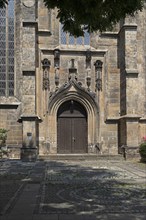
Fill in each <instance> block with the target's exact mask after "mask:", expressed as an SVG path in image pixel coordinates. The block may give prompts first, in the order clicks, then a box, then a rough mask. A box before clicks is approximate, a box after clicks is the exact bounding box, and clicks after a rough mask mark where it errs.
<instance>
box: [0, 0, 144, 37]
mask: <svg viewBox="0 0 146 220" xmlns="http://www.w3.org/2000/svg"><path fill="white" fill-rule="evenodd" d="M8 1H9V0H0V7H1V8H2V7H5V5H6V4H7V2H8ZM144 2H145V0H44V3H45V5H46V7H47V8H48V9H54V8H58V14H57V18H58V19H59V21H60V22H61V23H62V25H63V30H64V31H66V32H69V33H70V34H71V35H74V36H82V35H83V34H84V32H85V31H88V32H94V31H101V32H102V31H106V30H111V29H112V27H113V26H114V25H115V24H116V23H117V22H118V21H120V19H122V18H125V17H126V16H127V15H130V16H134V14H135V13H137V12H138V11H139V10H142V8H143V6H144Z"/></svg>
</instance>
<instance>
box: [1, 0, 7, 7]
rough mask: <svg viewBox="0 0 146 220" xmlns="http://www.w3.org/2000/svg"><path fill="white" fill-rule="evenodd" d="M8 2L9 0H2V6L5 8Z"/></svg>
mask: <svg viewBox="0 0 146 220" xmlns="http://www.w3.org/2000/svg"><path fill="white" fill-rule="evenodd" d="M6 4H8V0H0V8H4V7H5V6H6Z"/></svg>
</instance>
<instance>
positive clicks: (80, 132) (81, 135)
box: [72, 118, 87, 153]
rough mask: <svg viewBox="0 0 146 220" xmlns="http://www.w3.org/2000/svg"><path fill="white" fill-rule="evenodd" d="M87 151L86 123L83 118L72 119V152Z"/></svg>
mask: <svg viewBox="0 0 146 220" xmlns="http://www.w3.org/2000/svg"><path fill="white" fill-rule="evenodd" d="M86 152H87V125H86V119H85V118H73V119H72V153H86Z"/></svg>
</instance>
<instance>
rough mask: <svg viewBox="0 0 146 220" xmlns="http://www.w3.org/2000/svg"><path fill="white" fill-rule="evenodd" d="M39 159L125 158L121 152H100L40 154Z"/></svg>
mask: <svg viewBox="0 0 146 220" xmlns="http://www.w3.org/2000/svg"><path fill="white" fill-rule="evenodd" d="M38 159H39V160H124V158H123V156H122V155H121V154H117V155H106V154H104V155H99V154H52V155H51V154H50V155H46V156H44V155H40V156H39V158H38Z"/></svg>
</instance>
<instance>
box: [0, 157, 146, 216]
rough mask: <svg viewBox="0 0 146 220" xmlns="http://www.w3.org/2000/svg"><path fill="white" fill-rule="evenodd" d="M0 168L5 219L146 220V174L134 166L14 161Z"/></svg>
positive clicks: (4, 163) (2, 205)
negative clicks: (20, 187) (145, 217)
mask: <svg viewBox="0 0 146 220" xmlns="http://www.w3.org/2000/svg"><path fill="white" fill-rule="evenodd" d="M0 164H1V165H0V171H2V172H0V178H1V180H2V181H1V186H2V190H1V189H0V190H1V197H0V199H1V201H2V204H0V205H1V210H2V212H1V214H3V215H2V216H1V217H2V220H7V219H8V220H9V219H11V220H13V219H15V220H16V219H21V220H22V219H27V220H28V219H35V220H37V219H38V218H39V219H40V220H41V219H42V220H46V219H52V220H62V219H63V220H65V219H68V220H69V219H70V220H71V219H75V218H76V220H78V219H80V220H82V219H84V220H86V219H91V220H94V219H103V220H104V219H105V220H106V219H108V220H109V219H117V220H121V219H126V218H127V217H126V218H125V216H128V217H129V218H128V220H129V219H131V220H134V219H135V220H143V219H144V218H143V217H144V216H146V210H145V207H146V202H145V201H146V200H145V198H146V172H145V169H143V168H142V169H141V167H140V166H136V164H134V166H133V163H131V162H125V161H124V162H122V161H119V162H117V161H110V162H109V161H108V162H107V161H104V160H102V161H45V162H42V161H37V162H33V163H24V162H23V163H22V162H20V161H11V160H8V161H3V162H1V163H0ZM23 185H24V187H22V190H20V192H19V193H17V190H18V188H19V186H23ZM24 215H25V217H26V218H24V217H23V218H21V216H24ZM27 216H28V217H29V218H28V217H27ZM49 216H50V217H49ZM99 217H101V218H99Z"/></svg>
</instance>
